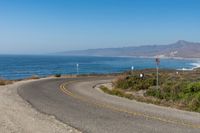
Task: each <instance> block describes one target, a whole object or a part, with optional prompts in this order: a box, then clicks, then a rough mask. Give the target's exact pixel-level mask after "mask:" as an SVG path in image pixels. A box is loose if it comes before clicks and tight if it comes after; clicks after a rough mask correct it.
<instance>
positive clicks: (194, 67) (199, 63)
mask: <svg viewBox="0 0 200 133" xmlns="http://www.w3.org/2000/svg"><path fill="white" fill-rule="evenodd" d="M191 65H192V66H193V67H192V69H193V70H194V69H196V68H200V62H196V63H191Z"/></svg>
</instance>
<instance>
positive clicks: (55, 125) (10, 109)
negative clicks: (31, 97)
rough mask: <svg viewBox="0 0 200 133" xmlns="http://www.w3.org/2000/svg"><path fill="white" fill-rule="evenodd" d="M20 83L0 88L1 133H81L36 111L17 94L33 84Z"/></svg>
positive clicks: (52, 117)
mask: <svg viewBox="0 0 200 133" xmlns="http://www.w3.org/2000/svg"><path fill="white" fill-rule="evenodd" d="M32 81H33V80H29V81H20V82H16V83H14V84H11V85H6V86H0V131H1V132H3V133H12V132H16V133H28V132H33V133H36V132H37V133H46V132H48V133H66V132H67V133H79V131H77V130H76V129H74V128H72V127H70V126H68V125H66V124H64V123H62V122H60V121H58V120H56V119H55V117H54V116H49V115H46V114H42V113H40V112H38V111H36V110H35V109H34V108H32V106H31V105H30V104H29V103H27V102H26V101H24V100H23V99H22V98H21V97H20V96H19V95H18V93H17V88H18V87H20V86H21V85H23V84H26V83H29V82H32Z"/></svg>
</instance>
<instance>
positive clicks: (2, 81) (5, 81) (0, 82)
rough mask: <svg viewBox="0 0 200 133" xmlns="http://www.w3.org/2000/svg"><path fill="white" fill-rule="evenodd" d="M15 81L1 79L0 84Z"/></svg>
mask: <svg viewBox="0 0 200 133" xmlns="http://www.w3.org/2000/svg"><path fill="white" fill-rule="evenodd" d="M12 83H13V81H10V80H3V79H0V86H3V85H8V84H12Z"/></svg>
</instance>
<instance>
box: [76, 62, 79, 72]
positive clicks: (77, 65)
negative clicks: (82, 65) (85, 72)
mask: <svg viewBox="0 0 200 133" xmlns="http://www.w3.org/2000/svg"><path fill="white" fill-rule="evenodd" d="M76 74H77V75H79V64H76Z"/></svg>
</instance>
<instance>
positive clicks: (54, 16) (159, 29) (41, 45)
mask: <svg viewBox="0 0 200 133" xmlns="http://www.w3.org/2000/svg"><path fill="white" fill-rule="evenodd" d="M199 5H200V1H198V0H173V1H164V0H151V1H149V0H134V1H132V0H124V1H116V0H101V1H97V0H85V1H82V0H73V1H64V0H58V1H56V0H48V1H47V0H43V1H39V0H29V1H27V0H20V1H17V0H1V1H0V19H1V21H0V29H1V30H0V37H1V39H0V47H1V49H0V54H51V53H56V52H63V51H71V50H84V49H96V48H117V47H129V46H141V45H154V44H158V45H165V44H171V43H174V42H176V41H178V40H186V41H191V42H200V39H199V35H200V30H199V28H198V27H200V23H199V22H200V15H199V14H200V8H199Z"/></svg>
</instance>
